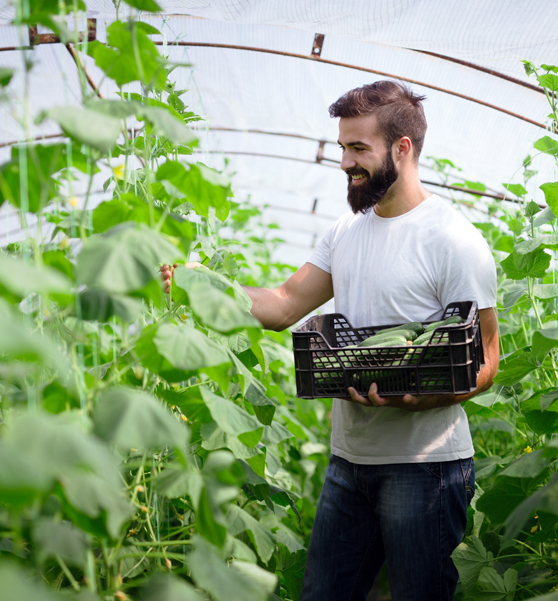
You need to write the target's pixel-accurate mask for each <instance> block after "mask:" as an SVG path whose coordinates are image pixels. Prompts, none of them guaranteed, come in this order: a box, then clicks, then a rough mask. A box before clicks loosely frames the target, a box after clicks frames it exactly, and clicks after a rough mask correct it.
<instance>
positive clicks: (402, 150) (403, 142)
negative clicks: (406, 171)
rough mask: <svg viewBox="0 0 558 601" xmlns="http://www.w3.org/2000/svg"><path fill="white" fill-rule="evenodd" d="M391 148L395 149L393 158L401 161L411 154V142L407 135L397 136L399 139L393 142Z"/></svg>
mask: <svg viewBox="0 0 558 601" xmlns="http://www.w3.org/2000/svg"><path fill="white" fill-rule="evenodd" d="M393 148H394V150H395V159H396V160H397V161H401V160H403V159H405V158H407V157H408V156H412V154H413V143H412V142H411V139H410V138H408V137H407V136H403V137H402V138H399V140H397V142H395V143H394V145H393Z"/></svg>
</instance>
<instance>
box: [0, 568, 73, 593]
mask: <svg viewBox="0 0 558 601" xmlns="http://www.w3.org/2000/svg"><path fill="white" fill-rule="evenodd" d="M0 582H1V583H2V586H0V601H15V600H16V599H17V600H18V601H23V600H26V601H27V600H29V601H31V599H32V600H33V601H62V600H63V599H64V598H65V597H63V596H62V595H61V594H60V593H55V592H54V591H53V590H52V589H50V588H47V586H46V585H45V584H44V583H43V582H42V580H41V579H40V578H39V579H37V578H36V577H33V576H31V574H28V573H27V572H24V571H23V570H22V568H21V567H19V566H16V565H15V564H12V563H8V562H4V563H2V564H0Z"/></svg>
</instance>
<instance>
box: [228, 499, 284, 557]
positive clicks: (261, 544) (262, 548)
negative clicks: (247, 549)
mask: <svg viewBox="0 0 558 601" xmlns="http://www.w3.org/2000/svg"><path fill="white" fill-rule="evenodd" d="M227 522H228V526H229V533H230V534H232V535H233V536H236V535H237V534H240V533H241V532H246V531H248V532H249V535H250V540H251V541H252V543H253V544H254V546H255V547H256V551H257V552H258V555H259V556H260V558H261V559H262V561H263V562H264V563H268V562H269V560H270V559H271V556H272V555H273V551H274V550H275V545H276V541H275V536H273V534H272V533H271V532H270V531H269V530H268V529H267V528H265V527H264V526H262V525H261V524H260V522H258V520H257V519H256V518H254V517H252V516H251V515H250V514H249V513H247V512H246V511H244V509H241V508H240V507H238V505H234V504H232V505H231V506H230V507H229V509H228V513H227Z"/></svg>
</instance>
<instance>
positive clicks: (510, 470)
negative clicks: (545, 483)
mask: <svg viewBox="0 0 558 601" xmlns="http://www.w3.org/2000/svg"><path fill="white" fill-rule="evenodd" d="M555 451H556V452H555V455H558V449H556V450H555ZM553 459H554V458H553V457H549V456H548V454H545V453H544V452H543V450H542V449H538V450H536V451H534V452H533V453H527V454H525V455H523V456H522V457H520V458H519V459H518V460H517V461H514V462H513V463H510V464H509V465H507V466H506V467H505V468H504V469H503V470H502V471H501V472H500V473H499V474H498V476H510V477H512V478H534V477H536V476H538V475H539V474H540V473H541V472H542V471H544V470H545V469H546V468H547V467H548V464H549V463H550V462H551V461H553Z"/></svg>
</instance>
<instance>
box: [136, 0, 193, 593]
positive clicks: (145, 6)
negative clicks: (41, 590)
mask: <svg viewBox="0 0 558 601" xmlns="http://www.w3.org/2000/svg"><path fill="white" fill-rule="evenodd" d="M124 2H125V3H126V4H129V5H130V6H133V7H134V8H138V9H139V10H144V11H146V12H148V13H158V12H159V11H161V10H162V8H161V7H160V6H159V5H158V4H157V3H156V2H155V0H124ZM161 601H163V600H161ZM168 601H171V599H170V597H169V600H168ZM184 601H188V599H186V598H185V599H184Z"/></svg>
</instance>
